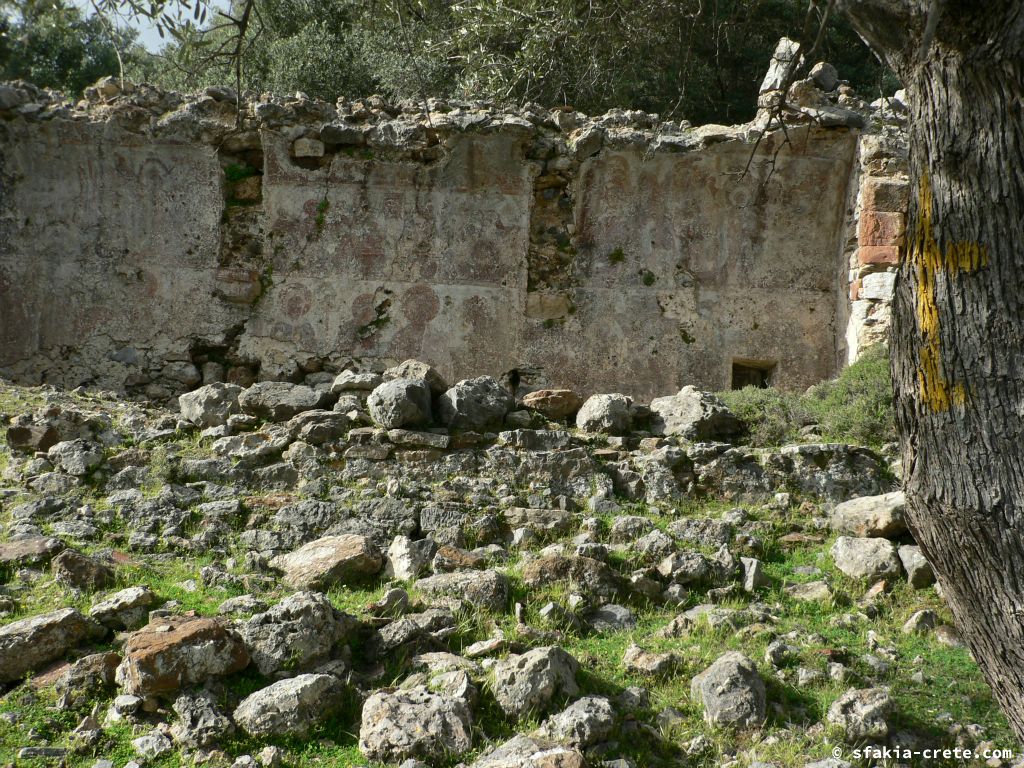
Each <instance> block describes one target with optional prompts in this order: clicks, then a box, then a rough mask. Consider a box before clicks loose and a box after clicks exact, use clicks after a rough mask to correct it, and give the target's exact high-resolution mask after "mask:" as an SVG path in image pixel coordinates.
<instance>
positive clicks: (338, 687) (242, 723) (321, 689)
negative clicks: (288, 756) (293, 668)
mask: <svg viewBox="0 0 1024 768" xmlns="http://www.w3.org/2000/svg"><path fill="white" fill-rule="evenodd" d="M343 690H344V684H343V683H342V682H341V681H340V680H338V678H336V677H334V676H332V675H315V674H305V675H297V676H296V677H292V678H288V679H287V680H280V681H278V682H276V683H274V684H272V685H268V686H267V687H266V688H261V689H260V690H258V691H256V692H255V693H252V694H250V695H248V696H246V697H245V698H244V699H242V701H241V703H239V705H238V707H237V708H236V709H235V712H234V715H233V718H234V721H235V723H236V724H237V725H238V727H239V728H241V729H242V730H243V731H245V732H246V733H247V734H249V735H250V736H301V735H303V734H305V733H307V732H308V731H309V729H310V728H312V727H313V726H314V725H315V724H316V723H318V722H320V721H321V720H323V719H324V718H325V717H326V716H327V715H329V714H330V713H331V711H332V710H333V709H334V708H335V707H336V705H337V703H338V699H339V697H340V696H341V694H342V693H343Z"/></svg>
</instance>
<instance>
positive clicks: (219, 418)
mask: <svg viewBox="0 0 1024 768" xmlns="http://www.w3.org/2000/svg"><path fill="white" fill-rule="evenodd" d="M241 393H242V388H241V387H239V386H238V385H237V384H223V383H221V382H217V383H215V384H207V385H205V386H202V387H200V388H199V389H195V390H193V391H191V392H186V393H185V394H183V395H181V396H179V397H178V408H179V410H180V411H181V417H182V418H183V419H185V420H186V421H190V422H192V423H193V424H195V425H196V426H199V427H218V426H220V425H221V424H225V423H227V420H228V416H231V415H232V414H234V413H238V410H239V406H238V396H239V395H240V394H241Z"/></svg>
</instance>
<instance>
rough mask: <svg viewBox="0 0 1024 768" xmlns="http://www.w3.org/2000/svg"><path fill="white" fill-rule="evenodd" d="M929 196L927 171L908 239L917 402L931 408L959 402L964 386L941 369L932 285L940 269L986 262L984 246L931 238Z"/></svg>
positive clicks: (941, 408)
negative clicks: (918, 338)
mask: <svg viewBox="0 0 1024 768" xmlns="http://www.w3.org/2000/svg"><path fill="white" fill-rule="evenodd" d="M932 216H933V198H932V188H931V182H930V181H929V179H928V175H927V174H925V175H924V176H922V177H921V188H920V191H919V193H918V210H917V225H916V226H915V227H914V232H913V236H912V237H911V239H910V247H909V252H908V255H909V259H910V263H911V264H912V265H913V266H914V268H915V269H916V271H917V305H916V310H917V324H918V328H920V331H921V335H922V336H923V337H924V346H923V347H922V348H921V351H920V360H919V362H918V367H917V385H918V393H919V395H920V398H921V402H922V403H924V405H925V406H926V407H927V408H929V409H930V410H932V411H933V412H941V411H947V410H949V409H950V408H951V407H952V406H953V405H963V403H964V401H965V400H966V399H967V390H966V389H965V388H964V386H963V385H962V384H951V383H950V382H949V380H947V379H946V377H945V375H944V374H943V371H942V360H941V352H940V348H939V306H938V304H937V302H936V299H935V286H936V282H937V280H938V276H939V274H940V273H943V274H946V275H955V274H957V273H958V272H975V271H977V270H979V269H981V268H982V267H985V266H987V265H988V249H987V248H985V246H983V245H980V244H978V243H972V242H960V243H952V244H950V245H949V246H948V247H947V248H946V251H945V253H943V251H942V249H941V248H940V247H939V243H938V241H937V240H936V239H935V230H934V222H933V218H932Z"/></svg>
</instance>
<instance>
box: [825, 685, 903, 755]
mask: <svg viewBox="0 0 1024 768" xmlns="http://www.w3.org/2000/svg"><path fill="white" fill-rule="evenodd" d="M894 710H895V704H894V703H893V700H892V697H891V696H890V695H889V690H888V689H887V688H864V689H861V690H850V691H847V692H846V693H844V694H843V695H842V696H840V697H839V699H838V700H837V701H835V702H833V704H832V706H831V707H829V709H828V716H827V720H828V722H829V723H831V724H832V725H838V726H840V727H841V728H842V729H843V731H844V732H845V734H846V740H847V741H848V742H851V743H854V742H858V741H881V740H884V739H885V738H886V737H888V736H889V730H890V725H889V719H890V718H891V716H892V714H893V712H894Z"/></svg>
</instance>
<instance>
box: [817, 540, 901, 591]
mask: <svg viewBox="0 0 1024 768" xmlns="http://www.w3.org/2000/svg"><path fill="white" fill-rule="evenodd" d="M831 554H832V559H833V560H834V561H835V564H836V568H838V569H839V570H840V571H842V572H843V573H845V574H846V575H847V576H849V577H850V578H854V579H867V580H869V581H877V580H878V579H891V578H895V577H898V576H899V575H900V561H899V558H897V557H896V547H894V546H893V544H892V542H890V541H888V540H887V539H861V538H852V537H849V536H840V537H839V538H838V539H836V542H835V544H833V545H832V549H831Z"/></svg>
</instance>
